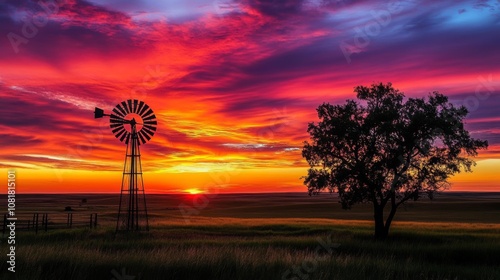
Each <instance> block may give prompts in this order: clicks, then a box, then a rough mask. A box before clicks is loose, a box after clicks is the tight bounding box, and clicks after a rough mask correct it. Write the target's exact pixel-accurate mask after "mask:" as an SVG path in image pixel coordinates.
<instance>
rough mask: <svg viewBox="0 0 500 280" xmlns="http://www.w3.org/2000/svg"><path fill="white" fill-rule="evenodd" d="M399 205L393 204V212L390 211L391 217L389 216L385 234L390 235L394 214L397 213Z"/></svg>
mask: <svg viewBox="0 0 500 280" xmlns="http://www.w3.org/2000/svg"><path fill="white" fill-rule="evenodd" d="M396 209H397V206H393V207H392V208H391V212H390V213H389V217H387V221H386V222H385V235H386V236H387V235H389V228H390V227H391V223H392V219H393V218H394V215H396Z"/></svg>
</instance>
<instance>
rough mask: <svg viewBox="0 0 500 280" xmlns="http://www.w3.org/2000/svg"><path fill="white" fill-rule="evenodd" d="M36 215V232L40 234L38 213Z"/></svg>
mask: <svg viewBox="0 0 500 280" xmlns="http://www.w3.org/2000/svg"><path fill="white" fill-rule="evenodd" d="M35 216H36V224H35V233H36V234H38V213H36V214H35Z"/></svg>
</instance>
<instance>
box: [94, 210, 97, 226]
mask: <svg viewBox="0 0 500 280" xmlns="http://www.w3.org/2000/svg"><path fill="white" fill-rule="evenodd" d="M94 215H95V216H94V228H96V227H97V213H94Z"/></svg>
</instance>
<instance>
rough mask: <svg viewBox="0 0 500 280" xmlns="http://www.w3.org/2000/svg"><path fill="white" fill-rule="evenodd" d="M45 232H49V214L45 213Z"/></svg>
mask: <svg viewBox="0 0 500 280" xmlns="http://www.w3.org/2000/svg"><path fill="white" fill-rule="evenodd" d="M44 215H45V232H47V224H48V223H49V214H47V213H45V214H44Z"/></svg>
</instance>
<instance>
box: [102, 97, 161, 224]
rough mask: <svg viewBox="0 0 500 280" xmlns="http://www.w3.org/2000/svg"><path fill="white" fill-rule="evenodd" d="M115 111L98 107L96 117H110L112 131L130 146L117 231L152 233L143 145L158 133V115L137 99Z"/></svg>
mask: <svg viewBox="0 0 500 280" xmlns="http://www.w3.org/2000/svg"><path fill="white" fill-rule="evenodd" d="M112 112H113V113H111V114H104V110H102V109H100V108H97V107H96V108H95V111H94V117H95V118H96V119H97V118H102V117H103V116H109V118H110V128H111V131H112V132H113V134H114V135H115V137H116V138H118V139H119V140H120V141H121V142H124V143H125V144H126V145H127V149H126V152H125V164H124V165H123V177H122V186H121V192H120V205H119V208H118V219H117V221H116V231H117V232H118V231H122V230H123V231H138V230H149V221H148V210H147V206H146V194H145V192H144V179H143V177H142V164H141V151H140V149H139V146H140V145H141V144H145V143H146V142H147V141H149V140H151V137H152V136H153V135H154V134H155V132H156V127H157V121H156V116H155V114H154V112H153V110H152V109H151V108H150V107H149V106H148V105H147V104H146V103H144V102H143V101H139V100H135V99H129V100H126V101H123V102H121V103H119V104H118V105H116V106H115V108H113V110H112Z"/></svg>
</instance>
